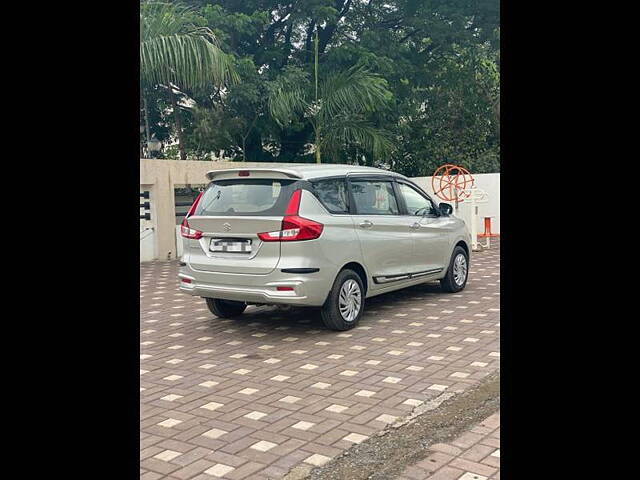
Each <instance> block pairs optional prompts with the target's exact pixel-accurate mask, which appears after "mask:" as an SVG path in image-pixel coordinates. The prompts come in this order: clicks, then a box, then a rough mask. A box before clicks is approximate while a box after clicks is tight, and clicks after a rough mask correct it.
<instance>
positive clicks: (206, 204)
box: [194, 178, 296, 217]
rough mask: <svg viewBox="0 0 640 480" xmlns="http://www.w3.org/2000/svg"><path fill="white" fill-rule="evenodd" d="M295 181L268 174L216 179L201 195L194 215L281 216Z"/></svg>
mask: <svg viewBox="0 0 640 480" xmlns="http://www.w3.org/2000/svg"><path fill="white" fill-rule="evenodd" d="M294 183H296V182H295V181H294V180H284V179H266V178H260V179H255V178H254V179H251V178H238V179H229V180H217V181H213V182H211V183H210V184H209V186H208V187H207V189H206V190H205V192H204V194H203V195H202V198H201V199H200V202H199V203H198V207H197V208H196V211H195V212H194V216H205V217H206V216H234V217H235V216H281V215H284V212H285V209H286V207H287V203H288V201H289V198H290V197H291V193H292V192H293V184H294Z"/></svg>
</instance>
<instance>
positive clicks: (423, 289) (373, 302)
mask: <svg viewBox="0 0 640 480" xmlns="http://www.w3.org/2000/svg"><path fill="white" fill-rule="evenodd" d="M436 294H442V290H441V289H440V285H439V284H438V283H427V284H421V285H414V286H413V287H407V288H404V289H402V290H396V291H394V292H389V293H384V294H381V295H377V296H375V297H372V298H369V299H367V300H366V303H365V311H364V315H363V316H362V318H361V319H360V322H359V326H366V325H367V324H368V323H370V322H371V321H372V320H374V319H376V318H377V317H378V316H380V315H381V313H383V312H381V310H384V311H393V309H395V308H400V307H401V306H404V305H405V304H406V302H408V301H412V300H413V301H415V299H416V297H417V296H420V297H423V299H424V300H429V299H430V298H433V297H434V296H435V295H436ZM216 320H217V317H215V316H213V318H212V321H213V322H215V321H216ZM232 324H233V326H234V328H246V329H247V332H249V330H253V329H255V328H259V327H263V328H270V329H273V328H277V327H288V328H287V329H286V330H287V331H296V330H297V331H304V330H309V329H311V330H321V331H326V332H327V333H332V331H331V330H328V329H327V328H326V327H325V326H324V324H323V323H322V319H321V317H320V309H319V308H317V307H316V308H313V307H285V308H280V307H275V306H249V307H248V308H247V310H245V312H244V314H242V315H241V316H239V317H237V318H235V319H233V322H232Z"/></svg>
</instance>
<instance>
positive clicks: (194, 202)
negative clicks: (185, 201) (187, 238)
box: [185, 192, 204, 218]
mask: <svg viewBox="0 0 640 480" xmlns="http://www.w3.org/2000/svg"><path fill="white" fill-rule="evenodd" d="M203 193H204V192H200V193H199V194H198V196H197V197H196V199H195V200H194V201H193V205H191V208H190V209H189V211H188V212H187V216H186V217H185V218H187V217H190V216H191V215H193V212H195V211H196V207H197V206H198V203H200V199H201V198H202V194H203Z"/></svg>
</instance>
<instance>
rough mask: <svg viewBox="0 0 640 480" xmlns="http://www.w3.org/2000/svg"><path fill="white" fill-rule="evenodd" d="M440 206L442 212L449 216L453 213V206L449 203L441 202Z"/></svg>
mask: <svg viewBox="0 0 640 480" xmlns="http://www.w3.org/2000/svg"><path fill="white" fill-rule="evenodd" d="M439 208H440V213H441V214H442V215H444V216H447V217H448V216H449V215H451V214H452V213H453V207H452V206H451V205H449V204H448V203H441V204H440V207H439Z"/></svg>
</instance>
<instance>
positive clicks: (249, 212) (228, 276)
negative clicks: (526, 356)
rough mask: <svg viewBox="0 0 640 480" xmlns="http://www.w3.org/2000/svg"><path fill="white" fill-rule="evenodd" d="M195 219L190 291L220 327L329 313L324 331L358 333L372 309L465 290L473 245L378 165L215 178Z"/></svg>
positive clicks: (183, 274) (190, 227)
mask: <svg viewBox="0 0 640 480" xmlns="http://www.w3.org/2000/svg"><path fill="white" fill-rule="evenodd" d="M207 177H208V179H209V180H210V181H211V183H210V184H209V186H208V187H207V189H206V190H205V191H204V192H203V193H201V194H200V196H198V198H197V199H196V201H195V202H194V204H193V206H192V207H191V209H190V210H189V213H188V214H187V216H186V217H185V219H184V221H183V223H182V227H181V234H182V237H183V241H184V249H183V252H184V253H183V258H182V261H181V268H180V274H179V276H180V280H181V281H180V289H181V290H182V291H184V292H188V293H190V294H191V295H196V296H199V297H203V298H204V299H205V300H206V302H207V305H208V307H209V309H210V310H211V312H212V313H213V314H215V315H217V316H218V317H223V318H228V317H234V316H237V315H240V314H241V313H242V312H244V310H245V308H246V307H247V305H253V304H255V305H264V304H269V305H299V306H313V307H320V308H321V312H322V319H323V321H324V323H325V325H326V326H327V327H328V328H330V329H334V330H347V329H350V328H353V327H354V326H356V325H357V323H358V321H359V320H360V317H361V316H362V312H363V309H364V305H365V299H366V298H369V297H372V296H374V295H379V294H381V293H386V292H390V291H392V290H397V289H400V288H404V287H408V286H411V285H417V284H419V283H423V282H429V281H433V280H439V281H440V285H441V286H442V289H443V290H445V291H447V292H458V291H460V290H462V289H463V288H464V287H465V284H466V282H467V273H468V271H469V254H470V245H471V237H470V235H469V232H468V231H467V228H466V226H465V224H464V222H463V221H462V220H460V219H458V218H456V217H454V216H452V215H451V212H452V208H451V206H450V205H448V204H444V203H441V204H440V205H437V204H436V203H435V202H434V201H433V200H432V199H431V198H430V197H429V195H427V194H426V193H425V192H424V191H423V190H422V189H421V188H420V187H418V186H417V185H416V184H415V183H413V182H412V181H411V180H409V179H408V178H406V177H404V176H402V175H399V174H396V173H392V172H388V171H385V170H379V169H376V168H369V167H357V166H350V165H303V166H299V165H296V166H293V165H292V166H291V167H290V168H242V169H230V170H213V171H211V172H209V173H208V174H207Z"/></svg>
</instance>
